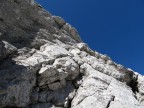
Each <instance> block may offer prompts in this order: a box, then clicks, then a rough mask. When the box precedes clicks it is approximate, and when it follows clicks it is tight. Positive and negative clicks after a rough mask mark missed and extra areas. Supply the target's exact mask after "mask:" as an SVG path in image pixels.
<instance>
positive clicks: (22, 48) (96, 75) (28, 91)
mask: <svg viewBox="0 0 144 108" xmlns="http://www.w3.org/2000/svg"><path fill="white" fill-rule="evenodd" d="M0 108H144V76H142V75H139V74H138V73H136V72H134V71H133V70H131V69H128V68H125V67H124V66H122V65H120V64H117V63H115V62H113V61H112V60H111V58H110V57H108V56H106V55H102V54H100V53H98V52H96V51H93V50H91V49H90V48H89V47H88V46H87V45H86V44H85V43H83V42H82V41H81V39H80V37H79V34H78V32H77V30H76V29H75V28H74V27H72V26H71V25H70V24H68V23H66V22H65V21H64V19H62V18H61V17H58V16H53V15H51V14H50V13H49V12H47V11H46V10H44V9H43V8H42V7H41V6H40V5H39V4H37V3H35V1H33V0H0Z"/></svg>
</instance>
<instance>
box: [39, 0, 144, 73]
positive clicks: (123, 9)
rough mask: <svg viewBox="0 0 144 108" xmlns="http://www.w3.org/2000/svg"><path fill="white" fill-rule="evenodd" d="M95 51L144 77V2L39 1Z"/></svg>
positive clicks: (108, 0) (107, 0)
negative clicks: (76, 32)
mask: <svg viewBox="0 0 144 108" xmlns="http://www.w3.org/2000/svg"><path fill="white" fill-rule="evenodd" d="M36 1H37V2H38V3H40V4H41V5H42V6H43V7H44V8H45V9H46V10H48V11H50V12H51V13H52V14H53V15H57V16H61V17H63V18H64V19H65V20H66V21H67V22H68V23H70V24H71V25H73V26H74V27H75V28H76V29H77V30H78V31H79V34H80V36H81V38H82V40H83V41H84V42H85V43H87V44H88V45H89V46H90V47H91V48H92V49H94V50H96V51H98V52H101V53H103V54H107V55H109V56H110V57H111V58H112V59H113V60H114V61H115V62H117V63H120V64H122V65H124V66H126V67H129V68H132V69H133V70H135V71H137V72H139V73H141V74H143V75H144V63H143V62H144V0H36Z"/></svg>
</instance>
